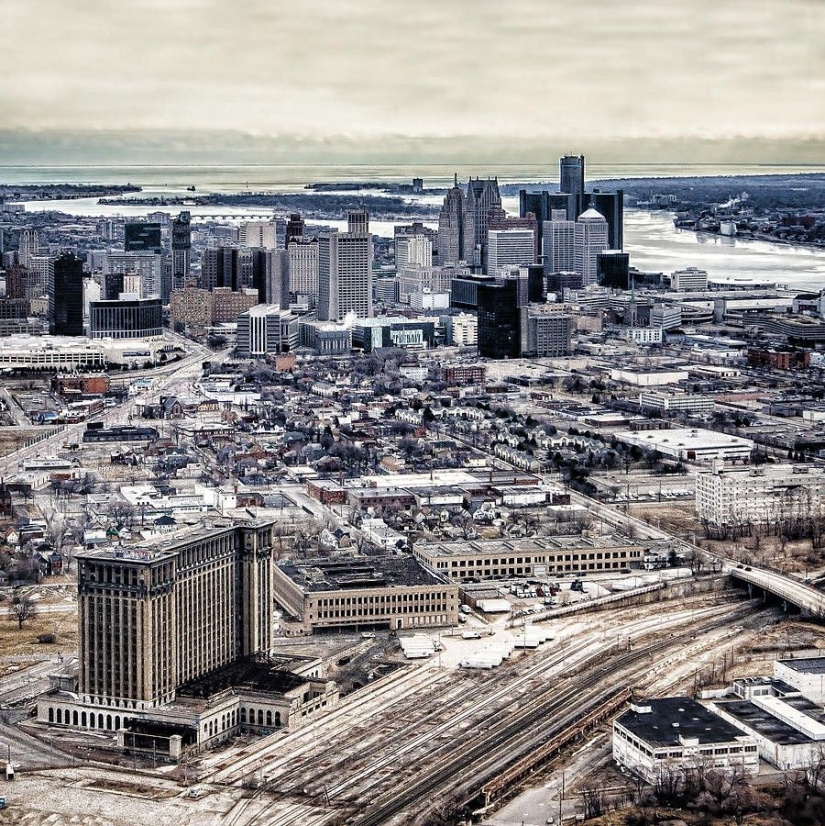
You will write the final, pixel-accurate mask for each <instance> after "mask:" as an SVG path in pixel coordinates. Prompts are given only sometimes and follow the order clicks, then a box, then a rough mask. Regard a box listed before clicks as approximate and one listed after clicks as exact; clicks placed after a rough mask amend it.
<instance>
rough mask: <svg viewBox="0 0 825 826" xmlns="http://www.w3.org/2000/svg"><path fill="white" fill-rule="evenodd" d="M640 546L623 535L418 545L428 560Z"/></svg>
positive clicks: (418, 548)
mask: <svg viewBox="0 0 825 826" xmlns="http://www.w3.org/2000/svg"><path fill="white" fill-rule="evenodd" d="M635 545H636V543H635V542H633V540H631V539H628V537H626V536H621V535H620V534H610V535H607V536H595V537H589V536H581V535H580V534H572V535H570V536H542V537H531V538H529V539H489V540H472V541H469V542H439V543H433V544H431V545H418V546H417V547H416V550H418V551H421V552H422V553H424V554H426V555H427V556H428V557H432V556H465V555H467V554H508V553H528V554H529V553H535V552H536V551H551V552H552V551H577V550H593V549H596V548H627V547H635Z"/></svg>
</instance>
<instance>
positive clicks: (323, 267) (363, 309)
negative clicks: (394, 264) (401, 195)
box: [318, 210, 372, 321]
mask: <svg viewBox="0 0 825 826" xmlns="http://www.w3.org/2000/svg"><path fill="white" fill-rule="evenodd" d="M348 227H349V229H348V231H347V232H325V233H322V234H321V236H320V237H319V239H318V318H319V319H321V320H322V321H340V320H342V319H343V318H344V317H345V316H347V315H348V314H350V313H354V314H355V315H356V316H357V317H358V318H371V317H372V235H371V234H370V231H369V213H367V212H366V211H365V210H351V211H350V213H349V216H348Z"/></svg>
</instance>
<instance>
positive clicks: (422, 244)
mask: <svg viewBox="0 0 825 826" xmlns="http://www.w3.org/2000/svg"><path fill="white" fill-rule="evenodd" d="M409 265H413V266H418V267H432V265H433V245H432V241H430V239H429V238H427V237H426V236H425V235H401V236H396V238H395V267H396V269H397V270H399V271H400V270H403V269H404V268H405V267H407V266H409Z"/></svg>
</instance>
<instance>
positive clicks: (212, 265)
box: [198, 247, 241, 291]
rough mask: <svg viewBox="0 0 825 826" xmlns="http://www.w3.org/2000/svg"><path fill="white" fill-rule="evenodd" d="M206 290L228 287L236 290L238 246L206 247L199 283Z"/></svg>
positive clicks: (238, 287)
mask: <svg viewBox="0 0 825 826" xmlns="http://www.w3.org/2000/svg"><path fill="white" fill-rule="evenodd" d="M198 286H199V287H202V288H203V289H205V290H214V289H215V287H228V288H229V289H230V290H233V291H236V290H239V289H241V287H240V286H239V285H238V248H237V247H217V248H216V249H206V250H204V251H203V255H202V256H201V278H200V282H199V284H198Z"/></svg>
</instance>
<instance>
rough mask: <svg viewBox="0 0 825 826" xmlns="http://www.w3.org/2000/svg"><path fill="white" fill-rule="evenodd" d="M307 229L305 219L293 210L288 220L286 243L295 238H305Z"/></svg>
mask: <svg viewBox="0 0 825 826" xmlns="http://www.w3.org/2000/svg"><path fill="white" fill-rule="evenodd" d="M305 229H306V225H305V223H304V219H303V218H302V217H301V216H300V214H299V213H297V212H293V213H292V215H290V216H289V220H288V221H287V222H286V243H287V244H288V243H289V242H290V240H292V239H293V238H303V237H304V230H305Z"/></svg>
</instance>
